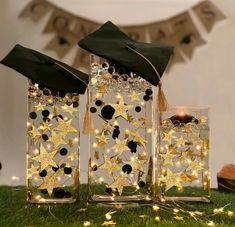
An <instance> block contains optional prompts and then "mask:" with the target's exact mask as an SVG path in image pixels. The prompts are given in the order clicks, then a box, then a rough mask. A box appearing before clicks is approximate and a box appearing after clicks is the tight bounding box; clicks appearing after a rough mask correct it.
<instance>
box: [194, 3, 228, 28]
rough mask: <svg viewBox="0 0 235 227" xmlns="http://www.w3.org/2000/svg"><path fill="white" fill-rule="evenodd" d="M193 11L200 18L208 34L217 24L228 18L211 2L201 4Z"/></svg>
mask: <svg viewBox="0 0 235 227" xmlns="http://www.w3.org/2000/svg"><path fill="white" fill-rule="evenodd" d="M193 11H194V12H195V13H196V15H197V16H198V17H199V19H200V20H201V22H202V24H203V25H204V26H205V28H206V30H207V31H208V32H209V31H210V30H211V29H212V27H213V26H214V24H215V23H216V22H218V21H220V20H224V19H225V18H226V17H225V16H224V14H223V13H222V12H221V11H220V10H219V9H218V8H217V7H216V6H215V5H214V4H213V3H212V2H210V1H203V2H200V3H199V4H198V5H196V6H194V7H193Z"/></svg>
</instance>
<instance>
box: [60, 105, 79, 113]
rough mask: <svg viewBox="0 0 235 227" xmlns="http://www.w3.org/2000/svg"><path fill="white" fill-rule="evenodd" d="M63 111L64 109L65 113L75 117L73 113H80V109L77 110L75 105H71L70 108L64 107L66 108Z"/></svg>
mask: <svg viewBox="0 0 235 227" xmlns="http://www.w3.org/2000/svg"><path fill="white" fill-rule="evenodd" d="M62 109H63V110H64V111H65V112H67V113H70V114H71V115H73V112H76V111H78V109H77V108H74V107H73V105H70V106H67V105H64V106H63V107H62Z"/></svg>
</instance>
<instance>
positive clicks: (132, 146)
mask: <svg viewBox="0 0 235 227" xmlns="http://www.w3.org/2000/svg"><path fill="white" fill-rule="evenodd" d="M127 146H128V147H129V148H130V149H132V148H136V147H137V143H136V142H135V141H133V140H131V141H129V142H128V145H127Z"/></svg>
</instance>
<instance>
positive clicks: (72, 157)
mask: <svg viewBox="0 0 235 227" xmlns="http://www.w3.org/2000/svg"><path fill="white" fill-rule="evenodd" d="M77 157H78V156H77V152H74V151H72V152H70V154H69V156H68V159H70V160H71V161H74V160H76V159H77Z"/></svg>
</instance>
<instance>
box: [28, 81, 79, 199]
mask: <svg viewBox="0 0 235 227" xmlns="http://www.w3.org/2000/svg"><path fill="white" fill-rule="evenodd" d="M27 128H28V133H27V134H28V146H27V201H28V202H30V203H42V204H43V203H72V202H74V201H76V199H77V198H78V189H79V147H80V144H79V138H80V136H79V96H78V95H77V94H75V93H65V92H61V91H60V92H57V91H55V90H49V89H47V88H44V87H43V86H41V85H38V84H35V83H33V82H32V81H29V85H28V122H27Z"/></svg>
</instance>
